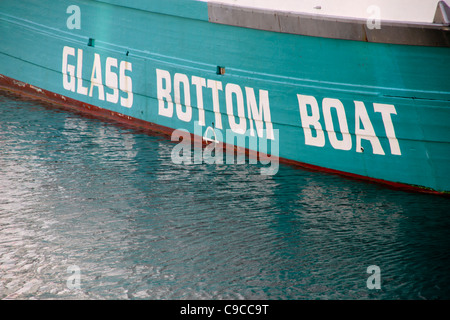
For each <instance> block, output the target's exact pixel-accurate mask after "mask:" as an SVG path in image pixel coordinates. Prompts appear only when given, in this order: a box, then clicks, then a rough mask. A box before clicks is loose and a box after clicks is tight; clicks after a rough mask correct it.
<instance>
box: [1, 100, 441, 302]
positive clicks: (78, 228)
mask: <svg viewBox="0 0 450 320" xmlns="http://www.w3.org/2000/svg"><path fill="white" fill-rule="evenodd" d="M174 145H175V144H174V143H171V142H170V141H168V139H166V138H163V137H158V136H152V135H149V134H147V133H144V132H140V131H138V130H135V129H133V128H129V127H125V126H122V125H119V124H116V123H112V122H105V121H100V120H98V119H92V118H88V117H86V116H82V115H79V114H76V113H72V112H68V111H64V110H59V109H56V108H54V107H53V106H51V105H48V104H45V103H42V102H39V101H34V100H31V99H25V98H19V97H17V96H14V95H12V94H10V93H5V92H2V93H1V94H0V277H1V278H0V279H1V280H0V298H3V299H5V298H8V299H276V300H280V299H449V298H450V272H449V271H450V270H449V265H450V264H449V263H450V254H449V250H448V249H449V247H450V240H449V236H448V234H449V230H450V214H449V212H448V211H449V210H448V209H449V208H450V199H449V198H446V197H442V196H436V195H426V194H418V193H411V192H404V191H400V190H392V189H389V188H386V187H384V186H381V185H377V184H372V183H365V182H361V181H354V180H350V179H346V178H343V177H340V176H337V175H331V174H324V173H319V172H311V171H307V170H302V169H299V168H293V167H291V166H287V165H280V168H279V171H278V173H277V174H276V175H274V176H263V175H261V174H260V168H259V167H258V165H255V164H242V165H227V164H223V165H212V164H202V165H199V164H192V165H177V164H174V163H173V162H172V161H171V156H170V155H171V151H172V149H173V147H174ZM371 265H376V266H378V267H379V270H380V274H379V279H380V280H381V282H380V285H381V289H370V288H368V285H367V280H368V278H369V277H371V276H372V275H371V274H369V273H368V272H367V268H368V267H369V266H371Z"/></svg>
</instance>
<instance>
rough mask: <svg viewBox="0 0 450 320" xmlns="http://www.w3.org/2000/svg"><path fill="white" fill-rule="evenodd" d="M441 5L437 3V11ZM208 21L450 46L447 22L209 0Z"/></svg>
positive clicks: (316, 34) (345, 37)
mask: <svg viewBox="0 0 450 320" xmlns="http://www.w3.org/2000/svg"><path fill="white" fill-rule="evenodd" d="M439 10H444V9H442V6H440V5H438V6H437V8H436V12H438V11H439ZM208 16H209V22H211V23H216V24H222V25H229V26H234V27H244V28H250V29H257V30H264V31H272V32H277V33H287V34H295V35H301V36H313V37H321V38H331V39H341V40H356V41H364V42H373V43H386V44H401V45H416V46H434V47H450V23H449V22H446V20H445V19H444V20H445V21H444V22H442V23H427V22H410V21H394V20H380V21H379V22H378V23H379V26H378V27H373V26H369V21H372V20H371V19H362V18H356V17H355V18H352V17H344V16H331V15H322V14H312V13H298V12H292V11H281V10H269V9H262V8H253V7H245V6H237V5H231V4H224V3H215V2H208Z"/></svg>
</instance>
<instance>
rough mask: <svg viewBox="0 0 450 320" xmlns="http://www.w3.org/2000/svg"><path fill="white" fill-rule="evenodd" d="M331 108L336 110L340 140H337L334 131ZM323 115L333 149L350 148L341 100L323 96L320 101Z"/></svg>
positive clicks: (350, 141) (349, 137)
mask: <svg viewBox="0 0 450 320" xmlns="http://www.w3.org/2000/svg"><path fill="white" fill-rule="evenodd" d="M331 108H334V109H335V110H336V112H337V116H338V121H339V128H340V131H341V133H342V140H339V139H338V138H337V136H336V132H335V131H334V125H333V119H332V117H331ZM322 109H323V117H324V120H325V127H326V129H327V133H328V138H329V139H330V143H331V145H332V146H333V148H335V149H340V150H350V149H351V148H352V137H351V136H350V134H349V132H348V125H347V118H346V116H345V109H344V105H343V104H342V102H341V101H340V100H338V99H331V98H324V99H323V101H322Z"/></svg>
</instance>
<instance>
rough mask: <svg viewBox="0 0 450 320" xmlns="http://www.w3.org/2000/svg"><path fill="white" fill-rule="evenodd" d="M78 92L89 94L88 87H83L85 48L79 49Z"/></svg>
mask: <svg viewBox="0 0 450 320" xmlns="http://www.w3.org/2000/svg"><path fill="white" fill-rule="evenodd" d="M77 92H78V93H79V94H84V95H87V93H88V88H87V87H83V50H82V49H78V55H77Z"/></svg>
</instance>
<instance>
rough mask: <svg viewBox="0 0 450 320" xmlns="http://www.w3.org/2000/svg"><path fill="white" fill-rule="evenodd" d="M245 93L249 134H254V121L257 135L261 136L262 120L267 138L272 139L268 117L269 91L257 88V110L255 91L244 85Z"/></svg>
mask: <svg viewBox="0 0 450 320" xmlns="http://www.w3.org/2000/svg"><path fill="white" fill-rule="evenodd" d="M245 95H246V96H247V109H248V119H249V121H250V134H251V135H252V136H254V135H255V133H254V129H253V121H252V119H253V120H254V121H255V126H256V131H257V133H258V137H260V138H262V136H263V135H262V134H263V120H265V123H266V129H267V138H268V139H271V140H274V139H275V138H274V136H273V126H272V122H271V118H270V107H269V92H268V91H267V90H259V110H258V104H257V103H256V97H255V92H254V91H253V89H252V88H249V87H245Z"/></svg>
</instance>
